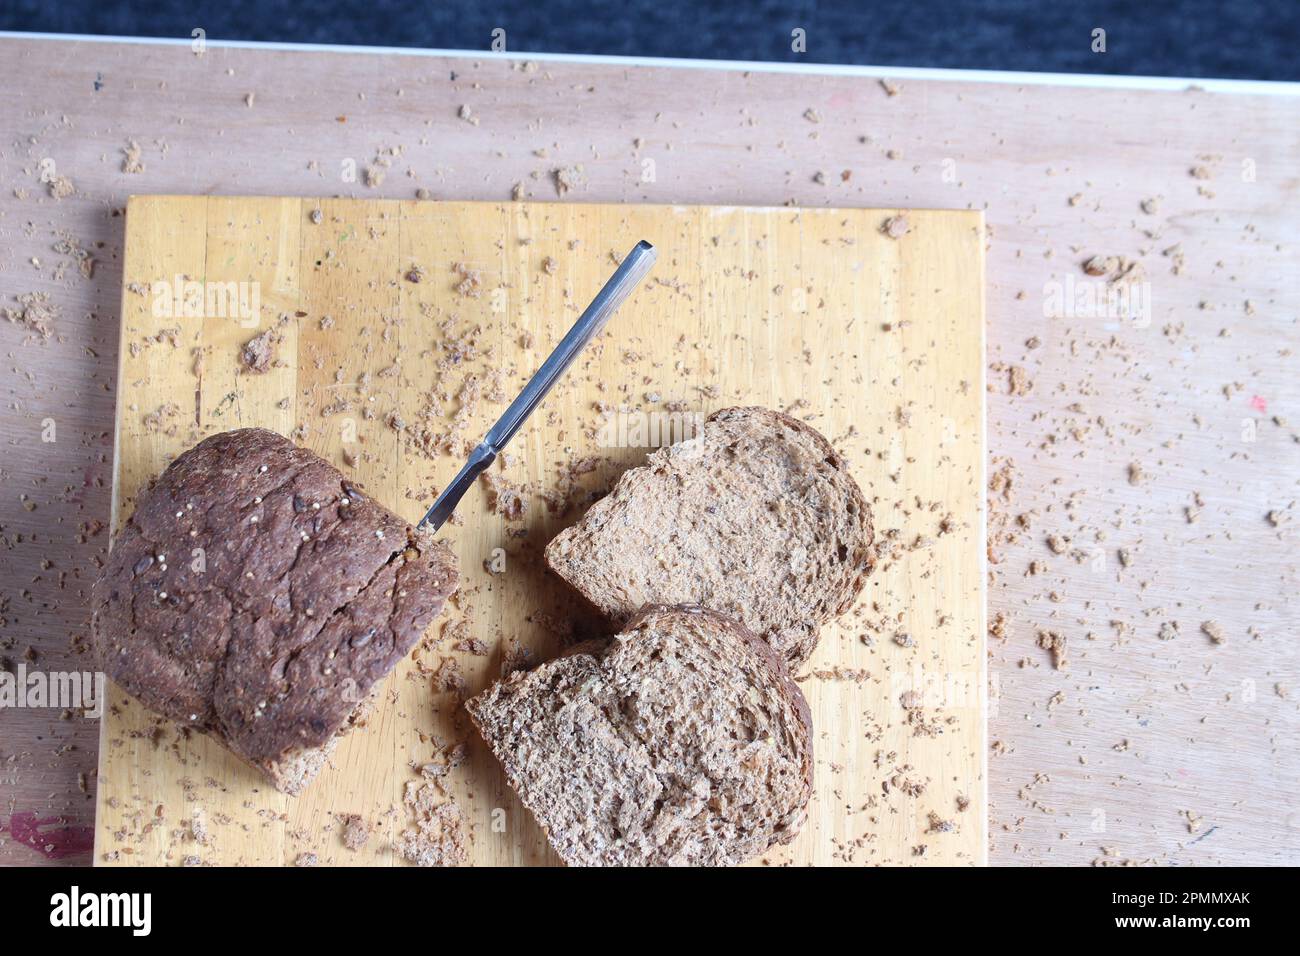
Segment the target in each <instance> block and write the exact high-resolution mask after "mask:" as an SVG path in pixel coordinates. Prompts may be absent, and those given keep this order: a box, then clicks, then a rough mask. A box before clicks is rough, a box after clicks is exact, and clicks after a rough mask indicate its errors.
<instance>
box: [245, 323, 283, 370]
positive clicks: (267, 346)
mask: <svg viewBox="0 0 1300 956" xmlns="http://www.w3.org/2000/svg"><path fill="white" fill-rule="evenodd" d="M278 344H279V338H278V337H277V336H276V335H275V333H274V331H273V330H271V329H268V330H267V331H265V332H263V333H261V334H260V335H255V336H253V337H252V338H251V339H249V340H248V341H247V342H245V343H244V347H243V348H242V349H240V351H239V360H240V362H241V363H243V366H244V368H245V369H247V370H248V371H250V372H253V373H255V374H258V375H260V374H262V373H263V372H265V371H267V370H268V369H270V367H271V366H272V365H273V364H274V362H275V358H276V345H278Z"/></svg>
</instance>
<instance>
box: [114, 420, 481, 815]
mask: <svg viewBox="0 0 1300 956" xmlns="http://www.w3.org/2000/svg"><path fill="white" fill-rule="evenodd" d="M456 583H457V574H456V567H455V559H454V558H453V556H452V554H451V552H450V551H449V550H448V549H447V548H446V547H445V546H444V545H442V544H440V543H438V542H436V541H434V540H433V539H432V537H431V536H428V535H425V534H420V533H417V532H415V531H414V530H413V529H412V528H411V527H410V526H409V525H407V524H406V522H404V521H403V520H402V519H400V518H399V517H398V516H397V515H395V514H393V513H392V512H391V511H389V510H388V509H387V508H384V507H383V506H382V505H380V504H379V503H377V502H375V501H374V500H373V499H371V498H370V497H369V496H368V495H366V494H365V492H364V490H363V489H362V488H361V486H360V485H358V484H357V483H355V482H352V481H350V480H348V479H347V478H346V477H344V476H343V475H342V474H341V473H340V472H339V471H338V470H337V469H336V468H334V467H333V466H332V465H330V464H329V463H328V462H326V461H325V460H324V459H322V458H320V457H318V456H317V455H315V454H313V453H312V452H310V451H308V450H306V449H302V448H299V447H297V446H296V445H294V444H293V443H292V442H290V441H288V440H287V439H285V438H282V437H281V436H279V435H277V434H275V433H274V432H270V431H266V430H264V429H258V428H251V429H239V430H237V431H231V432H223V433H221V434H217V435H213V436H211V437H209V438H207V439H205V440H204V441H202V442H200V443H199V444H198V445H196V446H195V447H194V448H192V449H190V450H189V451H187V452H185V453H184V454H182V455H181V456H180V457H178V458H177V459H176V460H175V461H174V462H172V463H171V464H170V465H169V466H168V467H167V468H166V470H165V471H164V472H163V473H162V475H161V476H160V477H159V478H158V480H157V481H156V482H155V483H154V485H153V486H152V487H151V488H149V489H148V490H147V491H145V492H144V493H143V494H142V495H141V496H140V499H139V501H138V503H137V506H136V509H135V513H134V514H133V515H132V516H131V518H130V519H129V520H128V521H127V522H126V524H125V525H123V526H122V528H121V530H120V531H119V532H118V534H117V535H116V537H115V539H114V541H113V546H112V550H111V552H110V554H109V559H108V562H107V564H106V565H105V567H104V570H103V573H102V574H101V575H100V578H99V580H98V581H97V582H96V583H95V586H94V588H93V591H92V607H93V611H92V617H91V638H92V643H93V646H94V648H95V651H96V653H97V655H98V657H99V659H100V661H101V666H102V667H103V668H104V670H105V672H106V673H107V674H108V676H110V677H111V678H112V679H113V680H114V681H116V682H117V683H118V684H119V685H120V686H121V687H122V688H123V689H124V690H126V691H127V692H128V693H130V694H131V695H132V696H134V697H136V698H138V699H139V700H140V701H141V702H142V703H144V704H145V705H146V706H148V707H149V708H150V709H152V710H154V711H157V712H158V713H160V714H162V715H164V716H166V717H169V718H171V719H173V720H176V721H178V722H179V723H181V724H183V725H185V726H186V727H190V728H193V729H196V730H199V731H201V732H203V733H207V734H210V735H211V736H213V737H215V738H217V739H218V740H220V741H221V742H222V743H223V744H225V745H226V746H227V747H228V748H229V749H230V750H231V751H233V752H234V753H235V754H237V755H238V756H239V757H241V758H243V759H244V760H246V761H247V762H249V763H250V764H252V765H253V766H255V767H257V768H258V769H260V770H261V771H262V772H263V773H265V774H266V775H267V776H268V777H269V778H270V779H271V780H272V782H273V783H275V785H276V786H277V787H279V788H280V789H283V790H285V791H286V792H290V793H295V792H297V791H298V790H300V789H301V788H302V787H303V786H304V785H305V784H306V783H307V782H309V781H310V780H311V778H312V777H313V776H314V775H315V773H316V772H317V771H318V770H319V768H320V766H321V765H322V764H323V763H324V758H325V756H326V755H327V752H328V748H330V747H332V745H333V743H334V741H335V738H336V737H337V736H338V735H339V734H341V733H343V732H346V731H347V730H348V729H350V728H351V726H352V724H353V722H354V720H356V719H358V718H359V716H360V714H359V711H360V710H362V709H363V708H362V705H363V704H364V703H365V702H366V700H367V699H368V697H369V696H370V694H371V691H372V689H373V688H374V686H375V685H376V684H377V683H378V682H379V681H380V680H382V679H383V678H384V677H385V676H387V674H388V673H389V672H390V671H391V670H392V669H393V668H394V667H395V666H396V664H397V662H398V661H399V660H401V659H402V657H403V656H404V655H405V654H406V652H407V651H409V650H410V648H411V647H412V645H414V643H415V642H416V641H417V640H418V639H419V637H420V635H421V634H422V633H423V631H424V629H425V627H426V626H427V625H428V624H429V623H430V622H431V621H432V620H433V618H434V617H435V616H437V614H438V612H439V611H440V610H441V608H442V605H443V602H444V601H445V600H446V598H447V597H448V596H450V595H451V594H452V592H453V591H454V590H455V588H456ZM322 751H323V752H322Z"/></svg>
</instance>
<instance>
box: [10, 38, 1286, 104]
mask: <svg viewBox="0 0 1300 956" xmlns="http://www.w3.org/2000/svg"><path fill="white" fill-rule="evenodd" d="M0 39H20V40H65V41H72V42H78V43H136V44H151V45H159V46H184V47H188V46H189V45H190V43H191V42H192V41H191V40H190V39H189V38H180V39H166V38H160V37H116V36H90V35H87V34H80V33H18V32H14V31H9V30H0ZM204 42H205V43H206V44H207V45H208V46H209V47H213V48H215V49H236V50H238V49H247V50H290V51H299V52H308V53H374V54H382V55H386V56H422V57H453V58H456V59H474V60H507V61H511V62H519V61H523V60H533V61H536V62H538V63H590V64H596V65H601V66H620V67H630V66H641V67H661V68H669V69H692V70H731V71H736V72H742V71H743V72H750V73H786V74H796V75H805V76H859V77H879V78H885V77H888V78H890V79H896V80H941V81H946V82H952V83H1002V84H1007V85H1013V86H1069V87H1088V88H1092V89H1111V90H1144V91H1170V92H1181V91H1186V90H1188V89H1191V88H1195V89H1200V90H1204V91H1206V92H1208V93H1246V94H1251V95H1256V96H1260V95H1271V96H1300V83H1289V82H1283V81H1275V80H1217V79H1194V78H1188V77H1165V76H1121V75H1114V74H1105V75H1101V74H1090V73H1024V72H1015V71H1004V70H947V69H938V68H931V67H908V66H890V67H885V66H846V65H840V64H832V63H786V62H781V61H774V62H757V61H747V60H687V59H673V58H670V57H650V56H645V57H643V56H603V55H595V54H583V53H528V52H525V51H522V50H521V51H507V52H502V53H494V52H491V51H488V50H440V49H420V48H416V47H381V46H346V45H341V44H333V43H264V42H259V41H254V40H213V39H205V41H204ZM1102 55H1104V54H1102Z"/></svg>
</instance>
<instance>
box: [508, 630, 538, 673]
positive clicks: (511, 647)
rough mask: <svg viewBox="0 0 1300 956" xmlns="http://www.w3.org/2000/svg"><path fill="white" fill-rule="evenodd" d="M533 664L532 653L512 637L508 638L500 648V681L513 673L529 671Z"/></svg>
mask: <svg viewBox="0 0 1300 956" xmlns="http://www.w3.org/2000/svg"><path fill="white" fill-rule="evenodd" d="M533 663H534V657H533V652H532V651H531V650H529V649H528V648H527V647H525V646H524V645H523V644H521V643H519V640H518V639H517V638H514V637H508V638H506V640H505V643H504V644H503V645H502V646H501V679H502V680H504V679H505V678H507V677H509V676H510V675H511V674H513V673H515V671H526V670H531V669H532V666H533Z"/></svg>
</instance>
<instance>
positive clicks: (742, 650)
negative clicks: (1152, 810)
mask: <svg viewBox="0 0 1300 956" xmlns="http://www.w3.org/2000/svg"><path fill="white" fill-rule="evenodd" d="M465 707H466V709H467V710H468V711H469V714H470V716H471V717H472V718H473V720H474V723H475V725H476V726H477V727H478V728H479V731H480V733H482V735H483V738H484V739H485V740H486V741H487V742H488V744H489V746H490V747H491V748H492V751H493V752H494V753H495V754H496V756H497V758H498V759H499V760H500V761H501V763H502V765H503V766H504V767H505V771H506V776H507V777H508V778H509V781H510V785H511V786H512V787H514V789H515V790H516V791H517V792H518V793H519V797H520V799H521V800H522V801H523V804H524V806H526V807H527V808H528V809H529V810H530V811H531V812H532V814H533V816H534V817H536V818H537V820H538V822H539V823H540V824H541V825H542V827H543V829H544V830H545V831H546V834H547V837H548V839H549V840H550V841H551V846H553V847H554V848H555V851H556V853H558V854H559V855H560V857H561V858H562V859H563V860H564V861H565V862H566V863H568V864H570V865H574V866H673V865H699V866H718V865H727V864H733V863H742V862H744V861H745V860H747V859H750V858H751V857H754V856H756V855H758V854H760V853H763V852H764V851H765V850H767V849H768V848H769V847H771V846H772V845H773V844H777V843H788V842H790V841H791V840H792V839H794V837H795V834H796V833H798V831H799V828H800V827H801V826H802V825H803V822H804V820H805V819H806V817H807V806H808V799H809V797H810V796H811V794H812V718H811V716H810V714H809V712H808V703H807V701H805V700H804V697H803V694H802V693H801V692H800V690H799V688H798V687H797V686H796V685H795V683H794V682H793V681H792V680H790V676H789V672H788V671H787V670H786V667H785V664H784V662H782V660H781V659H780V658H779V657H778V656H777V654H776V653H775V652H774V651H773V650H772V649H771V648H770V647H769V646H768V645H767V644H766V643H765V642H763V641H761V640H759V639H758V638H757V637H755V636H754V635H753V634H751V633H750V632H749V631H748V630H746V629H745V628H744V627H743V626H742V625H740V624H737V623H736V622H735V621H733V620H731V619H730V618H727V617H724V616H722V615H721V614H717V613H715V612H713V611H708V610H705V609H703V608H698V607H651V608H646V609H645V610H643V611H642V612H641V613H640V614H638V615H637V616H636V617H635V618H634V619H633V620H632V621H631V622H630V623H629V624H628V627H627V629H626V630H624V631H623V632H622V633H621V634H619V635H617V636H616V637H614V639H613V640H612V641H611V642H609V643H608V644H606V643H604V642H588V643H586V644H581V645H578V646H577V647H575V648H573V649H572V650H571V651H570V652H569V653H568V654H566V655H564V656H562V657H560V658H557V659H555V660H552V661H549V662H548V663H546V664H543V665H541V666H540V667H538V668H536V669H535V670H532V671H517V672H515V673H514V674H511V675H510V676H509V677H508V678H506V679H505V680H502V681H500V682H498V683H496V684H494V685H493V686H492V687H490V688H488V690H486V691H485V692H484V693H482V694H480V695H479V696H477V697H474V698H472V699H471V700H468V701H466V703H465Z"/></svg>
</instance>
